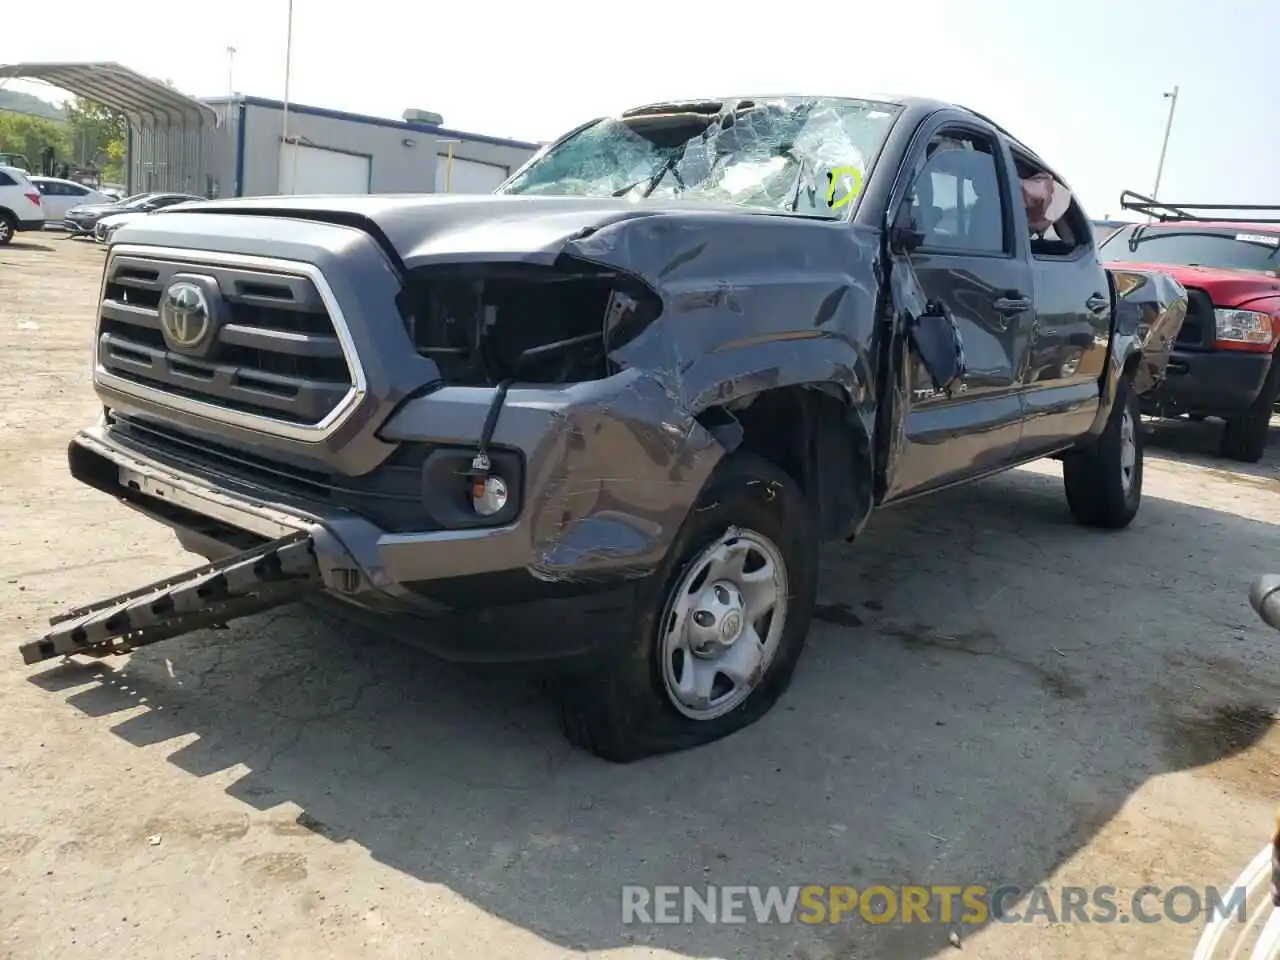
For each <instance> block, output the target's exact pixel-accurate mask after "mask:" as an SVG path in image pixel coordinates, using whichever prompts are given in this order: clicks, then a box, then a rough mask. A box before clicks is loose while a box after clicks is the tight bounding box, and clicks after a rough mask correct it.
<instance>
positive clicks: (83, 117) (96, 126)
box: [64, 97, 129, 181]
mask: <svg viewBox="0 0 1280 960" xmlns="http://www.w3.org/2000/svg"><path fill="white" fill-rule="evenodd" d="M64 109H65V110H66V113H67V124H68V125H69V127H70V128H71V151H72V156H73V157H74V158H75V160H76V161H78V162H79V163H81V164H83V165H85V166H94V167H97V168H98V169H99V170H101V171H102V176H103V179H104V180H114V181H118V180H120V179H122V177H123V172H124V152H125V142H126V138H127V137H128V135H129V121H128V120H127V119H126V118H125V115H124V114H123V113H121V112H120V111H118V110H112V109H111V108H110V107H104V106H103V105H102V104H100V103H95V102H94V101H92V100H85V99H83V98H81V97H77V98H76V99H74V100H72V101H70V102H68V103H67V104H66V106H65V108H64Z"/></svg>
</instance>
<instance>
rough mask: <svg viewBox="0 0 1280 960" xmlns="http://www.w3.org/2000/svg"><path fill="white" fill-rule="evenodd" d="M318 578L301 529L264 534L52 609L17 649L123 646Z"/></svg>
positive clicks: (108, 649)
mask: <svg viewBox="0 0 1280 960" xmlns="http://www.w3.org/2000/svg"><path fill="white" fill-rule="evenodd" d="M320 584H321V580H320V571H319V567H318V566H317V564H316V556H315V546H314V544H313V542H312V540H311V537H310V535H309V534H306V533H297V534H291V535H289V536H287V537H282V538H281V539H279V540H272V541H271V542H269V543H264V544H262V545H261V546H259V547H255V548H253V549H252V550H246V551H244V552H243V553H237V554H235V555H234V556H231V557H227V558H226V559H225V560H219V561H217V562H216V563H210V564H206V565H205V566H202V567H196V568H195V569H194V570H188V571H187V572H186V573H183V574H179V575H178V576H176V577H170V578H168V579H166V580H160V581H157V582H156V583H152V584H148V585H147V586H145V587H139V588H138V589H137V590H131V591H129V592H128V593H123V594H121V595H120V596H117V597H111V598H109V599H107V600H101V601H99V602H98V603H94V604H90V605H89V606H87V607H79V608H77V609H75V610H69V611H67V612H66V613H64V614H61V615H59V616H57V617H53V618H52V619H51V620H50V621H49V623H50V625H51V626H52V627H53V628H54V629H53V630H51V631H50V632H49V633H47V634H45V635H44V636H43V637H41V638H40V639H39V640H33V641H32V642H30V643H24V644H23V645H22V646H21V647H20V648H19V649H20V650H21V652H22V659H23V661H24V662H26V663H40V662H41V661H43V660H51V659H53V658H54V657H58V656H66V655H67V654H72V653H87V654H91V655H95V656H97V655H101V654H104V653H112V652H121V653H123V652H125V651H127V650H131V649H133V648H134V647H141V646H146V645H147V644H150V643H156V642H157V641H160V640H167V639H169V638H171V637H178V636H181V635H182V634H184V633H190V632H191V631H193V630H200V629H202V628H205V627H212V626H218V625H221V624H225V623H227V622H228V621H229V620H233V619H235V618H237V617H243V616H248V615H249V614H252V613H260V612H262V611H263V610H269V609H271V608H272V607H277V606H280V605H281V604H284V603H288V602H289V601H291V600H294V599H296V598H297V597H298V596H300V595H301V594H303V593H306V592H308V591H310V590H314V589H316V588H318V587H319V586H320Z"/></svg>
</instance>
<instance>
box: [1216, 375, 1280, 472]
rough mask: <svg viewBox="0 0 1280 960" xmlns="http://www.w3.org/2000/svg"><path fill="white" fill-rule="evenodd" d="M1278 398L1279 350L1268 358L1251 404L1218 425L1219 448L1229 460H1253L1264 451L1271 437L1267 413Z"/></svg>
mask: <svg viewBox="0 0 1280 960" xmlns="http://www.w3.org/2000/svg"><path fill="white" fill-rule="evenodd" d="M1278 400H1280V354H1276V355H1275V356H1274V357H1272V359H1271V369H1270V371H1269V372H1268V373H1267V379H1266V380H1264V381H1263V382H1262V390H1260V391H1259V393H1258V396H1257V397H1256V398H1254V401H1253V404H1252V405H1251V406H1250V407H1249V409H1248V410H1246V411H1245V412H1244V413H1243V414H1242V415H1241V416H1239V417H1232V418H1231V419H1229V420H1228V421H1227V424H1226V426H1225V427H1223V429H1222V443H1221V446H1220V448H1219V449H1220V451H1221V453H1222V455H1223V456H1224V457H1227V458H1228V459H1230V460H1238V461H1240V462H1241V463H1257V462H1258V461H1259V460H1261V459H1262V457H1263V455H1264V454H1266V452H1267V441H1268V440H1269V439H1270V437H1271V414H1272V413H1273V411H1274V409H1275V405H1276V403H1277V401H1278Z"/></svg>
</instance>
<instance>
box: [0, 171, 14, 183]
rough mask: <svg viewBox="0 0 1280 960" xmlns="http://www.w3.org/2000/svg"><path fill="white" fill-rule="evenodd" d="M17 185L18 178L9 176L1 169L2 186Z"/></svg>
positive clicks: (0, 179) (0, 180) (0, 181)
mask: <svg viewBox="0 0 1280 960" xmlns="http://www.w3.org/2000/svg"><path fill="white" fill-rule="evenodd" d="M17 185H18V181H17V180H15V179H13V177H11V176H9V175H8V174H7V173H5V172H4V171H3V170H0V187H16V186H17Z"/></svg>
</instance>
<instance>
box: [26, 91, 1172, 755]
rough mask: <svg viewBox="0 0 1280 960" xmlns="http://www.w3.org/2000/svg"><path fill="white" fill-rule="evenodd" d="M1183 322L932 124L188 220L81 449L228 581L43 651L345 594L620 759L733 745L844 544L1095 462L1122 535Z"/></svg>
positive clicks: (679, 106) (1002, 140) (565, 142)
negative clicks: (879, 516) (998, 480)
mask: <svg viewBox="0 0 1280 960" xmlns="http://www.w3.org/2000/svg"><path fill="white" fill-rule="evenodd" d="M1020 183H1021V185H1022V189H1021V191H1020V189H1019V184H1020ZM1036 184H1039V187H1036V188H1035V189H1032V187H1033V186H1034V185H1036ZM1046 184H1048V189H1047V192H1046V191H1045V190H1044V189H1041V188H1044V187H1045V185H1046ZM1036 189H1040V190H1041V192H1040V194H1039V195H1040V196H1041V197H1042V198H1043V197H1047V198H1048V201H1047V204H1043V205H1041V207H1038V208H1035V209H1034V210H1033V205H1032V204H1031V203H1030V201H1028V200H1027V198H1028V197H1033V196H1035V195H1036V193H1035V190H1036ZM1036 211H1038V212H1036ZM1045 211H1048V213H1046V212H1045ZM1040 221H1043V222H1040ZM1185 310H1186V295H1185V292H1184V291H1183V290H1182V288H1181V287H1180V286H1179V285H1178V284H1177V283H1176V282H1175V281H1173V280H1172V279H1171V278H1169V277H1168V276H1166V275H1164V274H1162V273H1153V272H1143V271H1134V272H1115V273H1109V272H1107V271H1105V270H1104V269H1103V268H1102V267H1101V266H1100V265H1099V262H1098V257H1097V252H1096V247H1095V244H1094V239H1093V231H1092V230H1091V229H1090V222H1089V218H1088V217H1087V216H1086V214H1085V212H1084V211H1083V210H1082V209H1081V207H1080V205H1079V204H1078V203H1077V202H1076V201H1075V199H1074V198H1072V196H1071V194H1070V193H1069V191H1067V189H1066V187H1065V185H1064V184H1063V182H1062V181H1061V180H1060V179H1058V178H1057V177H1056V176H1054V175H1053V173H1052V171H1050V170H1049V168H1048V167H1047V166H1046V165H1045V163H1044V162H1043V161H1042V160H1040V159H1038V158H1037V156H1036V155H1035V154H1034V153H1033V152H1032V151H1031V150H1030V149H1029V148H1027V147H1026V146H1024V145H1023V144H1022V143H1020V142H1019V141H1017V140H1016V139H1014V138H1013V137H1011V136H1010V135H1009V134H1008V133H1006V132H1005V131H1004V130H1003V129H1001V128H1000V127H998V126H997V125H995V124H994V123H992V122H991V121H989V120H987V119H985V118H984V117H982V116H980V115H978V114H976V113H973V112H972V111H969V110H966V109H963V108H960V107H956V106H953V105H948V104H943V103H937V102H932V101H925V100H915V99H908V100H897V101H885V100H856V99H834V98H817V97H774V98H751V99H747V98H740V99H728V100H715V101H691V102H682V103H666V104H660V105H656V106H649V107H643V108H640V109H636V110H631V111H629V112H627V113H623V114H621V115H619V116H616V117H610V118H606V119H601V120H597V121H594V122H592V123H588V124H585V125H583V126H581V127H579V128H578V129H576V130H574V131H572V132H571V133H569V134H567V135H566V136H564V137H563V138H561V139H560V140H558V141H557V142H555V143H554V144H552V145H550V146H549V147H547V148H546V149H544V150H543V151H542V152H541V153H539V154H538V155H537V156H536V157H534V158H533V159H532V160H530V161H529V163H528V164H526V165H525V166H524V167H523V168H522V169H520V170H519V171H517V172H516V173H515V174H514V175H513V176H512V177H511V178H510V179H509V180H508V182H507V183H506V184H505V185H504V186H503V187H501V188H500V189H499V190H498V191H497V193H496V195H492V196H363V197H316V196H312V197H265V198H251V199H239V200H224V201H213V202H208V203H204V204H187V205H184V207H183V209H181V210H175V211H164V212H161V213H158V214H156V215H154V216H151V217H146V218H143V219H141V220H139V221H138V222H137V223H134V224H129V225H128V226H126V227H124V228H123V229H121V230H120V231H119V233H117V234H116V235H115V238H114V241H113V243H112V244H111V246H110V248H109V251H108V254H107V260H106V265H105V268H104V275H103V279H102V294H101V302H100V305H99V311H98V318H97V329H96V366H95V373H94V382H95V387H96V389H97V393H98V395H99V397H100V398H101V401H102V403H103V407H104V410H103V414H102V418H101V420H100V422H99V423H98V424H97V425H95V426H93V427H90V428H88V429H86V430H84V431H82V432H80V433H79V434H78V435H77V436H76V437H75V438H74V439H73V440H72V442H71V444H70V450H69V461H70V469H71V472H72V473H73V475H74V476H75V477H76V478H77V479H78V480H80V481H82V482H84V483H86V484H89V485H91V486H93V487H95V488H97V489H99V490H101V491H103V492H105V493H108V494H110V495H111V496H113V497H116V498H118V499H120V500H122V501H124V502H125V503H127V504H129V505H130V506H132V507H134V508H136V509H138V510H139V511H141V512H142V513H143V514H145V515H146V516H148V517H151V518H153V519H155V520H156V521H158V522H161V523H164V524H167V525H169V526H170V527H172V528H173V529H174V530H175V531H176V532H177V536H178V538H179V540H180V541H181V543H182V544H183V545H184V546H185V547H186V548H187V549H189V550H191V551H192V552H194V553H196V554H199V555H202V556H203V557H204V558H206V559H207V560H208V561H209V562H208V563H207V564H206V565H204V566H201V567H197V568H195V569H193V570H191V571H189V572H187V573H185V574H182V575H179V576H176V577H171V578H168V579H166V580H163V581H160V582H158V583H154V584H150V585H148V586H145V587H142V588H140V589H138V590H135V591H131V592H130V593H128V594H125V595H123V596H118V597H112V598H110V599H108V600H105V601H102V602H99V603H95V604H92V605H91V606H88V607H82V608H80V609H76V610H71V611H69V612H68V613H66V614H65V615H63V616H61V617H58V618H55V621H54V623H53V627H52V629H51V631H50V632H49V633H48V634H46V635H45V636H43V637H41V638H39V639H33V640H32V642H30V643H28V644H26V645H24V647H23V650H22V652H23V654H24V657H25V659H26V660H27V662H29V663H34V662H38V661H41V660H46V659H49V658H52V657H57V656H61V655H67V654H75V653H89V654H96V653H101V652H109V651H118V650H127V649H132V648H135V647H138V646H140V645H143V644H147V643H152V642H155V641H157V640H162V639H164V638H166V637H171V636H174V635H177V634H181V633H186V632H189V631H191V630H194V629H198V628H200V627H204V626H209V625H213V624H221V623H224V622H226V621H228V620H230V619H232V618H234V617H238V616H243V615H245V614H249V613H254V612H257V611H260V610H263V609H266V608H268V607H271V606H274V605H277V604H280V603H284V602H287V601H291V600H297V599H306V598H311V599H316V600H320V601H324V602H331V603H336V604H337V605H339V606H341V607H344V608H347V609H350V610H358V611H364V612H374V613H380V614H383V615H384V618H383V620H382V622H383V623H385V624H387V625H388V626H389V627H391V628H392V632H395V633H399V634H402V635H408V636H411V638H412V639H413V641H414V642H415V643H419V644H422V645H425V646H427V647H429V648H431V649H433V650H435V651H437V652H439V653H441V654H443V655H445V656H448V657H452V658H455V659H460V660H471V661H507V662H512V661H519V662H526V663H530V664H531V663H533V662H534V661H542V662H544V663H553V664H554V665H555V666H556V668H557V669H555V670H554V671H551V681H550V685H551V688H552V690H553V693H554V696H555V698H556V701H557V703H558V706H559V709H560V713H561V716H562V719H563V723H564V727H565V730H566V732H567V734H568V736H569V737H570V738H571V739H572V740H573V741H574V742H575V743H577V744H579V745H581V746H583V747H585V748H586V749H589V750H591V751H593V752H595V753H597V754H598V755H600V756H603V757H605V758H608V759H610V760H615V761H628V760H634V759H637V758H639V757H643V756H646V755H650V754H654V753H659V752H662V751H667V750H672V749H679V748H683V747H688V746H692V745H695V744H699V743H705V742H707V741H711V740H714V739H717V738H719V737H722V736H724V735H726V734H728V733H730V732H732V731H735V730H737V729H740V728H742V727H744V726H745V725H747V724H749V723H751V722H753V721H754V720H756V719H757V718H759V717H760V716H762V715H763V714H764V713H765V712H766V711H768V710H769V708H770V707H771V706H772V704H773V703H774V702H775V701H776V700H777V699H778V697H779V695H780V694H781V693H782V692H783V690H784V689H785V688H786V686H787V684H788V682H789V680H790V678H791V676H792V672H793V670H794V668H795V666H796V662H797V660H798V658H799V657H800V653H801V649H802V647H803V645H804V642H805V635H806V633H807V632H808V630H809V627H810V621H811V617H812V613H813V609H814V601H815V592H816V578H817V573H818V563H817V556H818V553H817V552H818V545H819V543H820V542H821V541H824V540H831V539H835V538H852V537H854V536H855V535H857V534H858V533H859V532H860V531H861V530H862V529H863V527H864V526H865V525H866V523H867V521H868V517H869V516H870V514H871V512H872V511H873V509H875V508H877V507H879V506H883V505H887V504H890V503H897V502H901V501H905V500H908V499H909V498H912V497H915V496H918V495H921V494H924V493H928V492H932V491H935V490H940V489H943V488H946V487H949V486H953V485H955V484H958V483H962V482H966V481H970V480H975V479H978V478H980V477H985V476H989V475H991V474H994V473H996V472H999V471H1002V470H1006V469H1008V468H1010V467H1013V466H1016V465H1018V464H1022V463H1026V462H1028V461H1031V460H1035V459H1037V458H1042V457H1058V458H1060V459H1061V460H1062V462H1063V475H1064V478H1065V485H1066V495H1067V502H1068V503H1069V505H1070V511H1071V513H1072V514H1073V515H1074V516H1075V518H1076V519H1077V520H1078V521H1079V522H1081V523H1084V524H1087V525H1091V526H1095V527H1100V528H1119V527H1124V526H1125V525H1127V524H1128V523H1129V522H1130V521H1131V520H1132V519H1133V517H1134V515H1135V513H1136V512H1137V510H1138V505H1139V501H1140V498H1141V492H1142V463H1143V461H1142V440H1141V435H1140V432H1139V430H1138V424H1139V417H1138V407H1137V395H1138V394H1140V393H1142V392H1144V391H1146V390H1148V389H1150V388H1151V387H1152V385H1153V384H1154V383H1156V382H1157V381H1158V380H1159V378H1160V377H1161V376H1162V375H1163V370H1164V365H1165V362H1166V359H1167V356H1168V352H1169V347H1170V344H1171V343H1172V342H1173V339H1174V337H1175V336H1176V334H1177V330H1178V327H1179V326H1180V324H1181V322H1182V317H1183V315H1184V313H1185ZM1099 549H1105V546H1104V545H1103V544H1102V543H1101V541H1100V542H1099Z"/></svg>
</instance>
